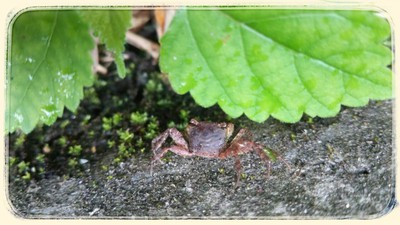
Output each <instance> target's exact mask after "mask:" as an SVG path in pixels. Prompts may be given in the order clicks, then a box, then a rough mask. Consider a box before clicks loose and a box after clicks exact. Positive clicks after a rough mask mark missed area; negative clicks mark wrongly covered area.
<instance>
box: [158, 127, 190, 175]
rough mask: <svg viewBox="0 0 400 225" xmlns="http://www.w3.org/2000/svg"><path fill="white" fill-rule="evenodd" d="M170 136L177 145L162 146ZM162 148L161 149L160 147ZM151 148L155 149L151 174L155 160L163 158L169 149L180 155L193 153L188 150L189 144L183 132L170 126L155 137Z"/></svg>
mask: <svg viewBox="0 0 400 225" xmlns="http://www.w3.org/2000/svg"><path fill="white" fill-rule="evenodd" d="M168 137H170V138H172V140H173V141H174V142H175V144H176V145H172V146H169V147H164V148H161V146H162V144H164V142H165V141H166V140H167V138H168ZM160 148H161V151H159V149H160ZM151 150H152V151H153V158H152V159H151V165H150V174H153V166H154V162H155V161H160V162H161V160H160V159H161V158H162V157H163V156H164V155H165V153H167V152H168V151H171V152H174V153H175V154H178V155H186V156H190V155H192V153H191V152H189V150H188V144H187V142H186V141H185V139H184V138H183V136H182V134H181V132H179V131H178V130H177V129H176V128H170V129H167V130H166V131H164V132H163V133H162V134H160V135H159V136H158V137H156V138H154V139H153V141H152V142H151Z"/></svg>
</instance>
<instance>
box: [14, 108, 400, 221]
mask: <svg viewBox="0 0 400 225" xmlns="http://www.w3.org/2000/svg"><path fill="white" fill-rule="evenodd" d="M237 124H240V125H241V126H244V127H247V128H248V129H250V130H252V131H253V133H254V136H255V137H254V138H255V140H256V141H258V142H261V143H264V144H265V145H267V146H269V147H270V148H272V149H275V150H276V151H277V152H278V153H279V154H280V155H281V156H282V158H284V160H286V162H287V163H288V164H289V165H290V168H288V167H287V166H286V165H285V164H284V163H283V162H282V161H276V162H274V163H272V173H271V176H270V177H269V179H267V180H266V179H265V177H264V174H265V172H266V168H265V166H264V164H263V163H262V161H260V159H259V158H258V156H257V155H256V154H247V155H242V156H241V159H242V165H243V176H242V177H243V178H242V180H241V184H240V186H239V187H238V188H235V175H236V174H235V170H234V160H232V159H227V160H222V161H221V160H218V159H204V158H198V157H194V158H182V157H179V156H176V155H172V156H171V157H170V160H169V162H168V163H165V164H163V165H161V164H158V165H157V166H156V167H155V168H154V174H153V176H151V175H150V173H149V159H150V155H148V154H142V155H141V156H138V157H135V158H132V159H131V160H130V161H128V162H124V163H121V164H119V166H118V167H115V168H112V169H111V170H109V171H104V170H102V169H101V165H102V163H103V162H104V161H107V160H111V159H110V157H112V156H108V157H107V156H106V157H103V159H102V160H104V161H103V162H102V161H99V162H90V165H88V168H87V170H86V171H85V172H84V175H83V176H80V177H71V178H62V177H59V176H53V177H49V178H47V179H42V180H40V181H31V183H30V184H29V185H28V186H26V185H21V184H20V183H19V182H18V181H11V182H10V184H9V190H8V192H9V202H10V204H11V205H12V207H13V210H14V211H15V213H16V214H17V215H19V216H22V217H27V218H37V217H38V218H48V217H50V218H65V217H84V218H87V217H111V218H116V217H128V218H246V219H249V218H261V219H266V218H366V219H370V218H376V217H379V216H382V215H384V214H385V213H388V212H390V210H391V208H393V207H394V205H395V204H396V201H395V196H394V189H395V186H394V184H395V179H394V170H395V168H394V167H395V162H394V147H393V146H394V145H393V131H392V101H383V102H371V103H370V104H369V105H368V106H365V107H361V108H344V109H343V110H342V111H341V113H340V114H339V115H338V116H336V117H334V118H329V119H320V118H318V119H314V120H313V121H312V122H305V121H303V122H299V123H296V124H284V123H281V122H279V121H276V120H274V119H269V120H267V122H265V123H263V124H257V123H253V122H250V121H248V120H246V119H244V118H242V119H239V120H238V121H237Z"/></svg>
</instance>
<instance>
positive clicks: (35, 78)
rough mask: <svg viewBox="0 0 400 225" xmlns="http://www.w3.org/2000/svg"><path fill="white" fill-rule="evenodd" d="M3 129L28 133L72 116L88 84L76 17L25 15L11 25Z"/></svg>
mask: <svg viewBox="0 0 400 225" xmlns="http://www.w3.org/2000/svg"><path fill="white" fill-rule="evenodd" d="M11 36H12V39H11V46H10V51H9V53H11V54H10V55H9V58H8V59H9V64H8V65H9V66H8V73H7V82H8V83H7V109H6V129H7V131H9V132H12V131H14V130H15V129H16V128H21V129H22V130H23V131H24V132H25V133H28V132H30V131H31V130H32V129H33V128H34V127H35V125H36V124H37V123H38V122H39V121H42V122H44V123H46V124H51V123H53V122H54V121H55V120H56V118H57V117H58V116H61V115H62V113H63V109H64V105H65V106H66V107H67V108H69V109H70V110H75V109H76V108H77V106H78V104H79V101H80V99H81V98H82V97H83V86H88V85H91V84H92V83H93V74H92V71H91V65H92V59H91V55H90V51H91V50H92V49H93V48H94V42H93V39H92V38H91V36H90V32H89V27H88V26H87V24H86V23H84V22H83V21H82V20H81V18H80V17H79V16H78V14H77V13H76V12H75V11H27V12H24V13H23V14H21V15H19V16H18V18H17V19H16V20H15V22H14V23H13V24H12V33H11Z"/></svg>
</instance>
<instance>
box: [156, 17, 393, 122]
mask: <svg viewBox="0 0 400 225" xmlns="http://www.w3.org/2000/svg"><path fill="white" fill-rule="evenodd" d="M389 37H390V26H389V24H388V22H387V21H386V20H385V19H384V18H382V17H380V16H378V15H376V14H375V13H374V12H370V11H328V10H326V11H324V10H321V11H318V10H265V9H261V10H260V9H255V10H252V9H240V10H232V9H230V10H181V11H179V12H178V13H177V15H176V16H175V18H174V20H173V21H172V23H171V25H170V27H169V30H168V32H167V33H166V34H165V36H164V37H163V39H162V40H161V46H162V48H161V55H160V67H161V70H162V71H163V72H164V73H168V74H169V79H170V82H171V85H172V87H173V89H174V90H175V91H176V92H177V93H179V94H184V93H186V92H190V93H191V95H192V96H193V98H194V99H195V100H196V102H197V103H198V104H200V105H202V106H204V107H210V106H212V105H214V104H215V103H218V104H219V106H220V107H221V108H222V109H223V110H224V111H225V112H226V113H227V114H228V115H230V116H232V117H238V116H240V115H242V114H243V113H245V114H246V115H247V116H248V117H249V118H250V119H252V120H254V121H258V122H261V121H264V120H266V119H267V118H268V117H269V116H270V115H272V116H273V117H275V118H277V119H279V120H281V121H284V122H296V121H298V120H299V119H300V118H301V116H302V114H303V113H307V114H308V115H310V116H320V117H330V116H334V115H336V114H337V113H338V112H339V110H340V105H341V104H343V105H347V106H362V105H365V104H367V103H368V100H369V99H386V98H390V97H392V87H391V84H392V72H391V70H390V69H389V68H388V67H387V66H388V65H390V64H391V60H392V59H391V57H392V53H391V51H390V49H388V48H387V47H385V46H384V45H383V44H382V43H383V42H384V41H385V40H387V39H388V38H389Z"/></svg>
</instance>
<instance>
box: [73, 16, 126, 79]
mask: <svg viewBox="0 0 400 225" xmlns="http://www.w3.org/2000/svg"><path fill="white" fill-rule="evenodd" d="M79 14H80V15H81V16H82V18H83V19H84V20H85V21H86V22H88V23H89V25H90V28H91V29H93V32H94V35H95V36H98V37H99V38H100V41H101V42H102V43H104V44H105V45H106V46H107V48H108V49H109V50H110V51H112V52H113V54H114V57H115V64H116V65H117V70H118V74H119V76H120V77H121V78H124V77H125V75H126V69H125V64H124V58H123V55H122V53H123V51H124V43H125V32H126V31H127V30H128V28H129V27H130V26H131V23H130V21H131V18H132V11H128V10H84V11H79Z"/></svg>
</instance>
